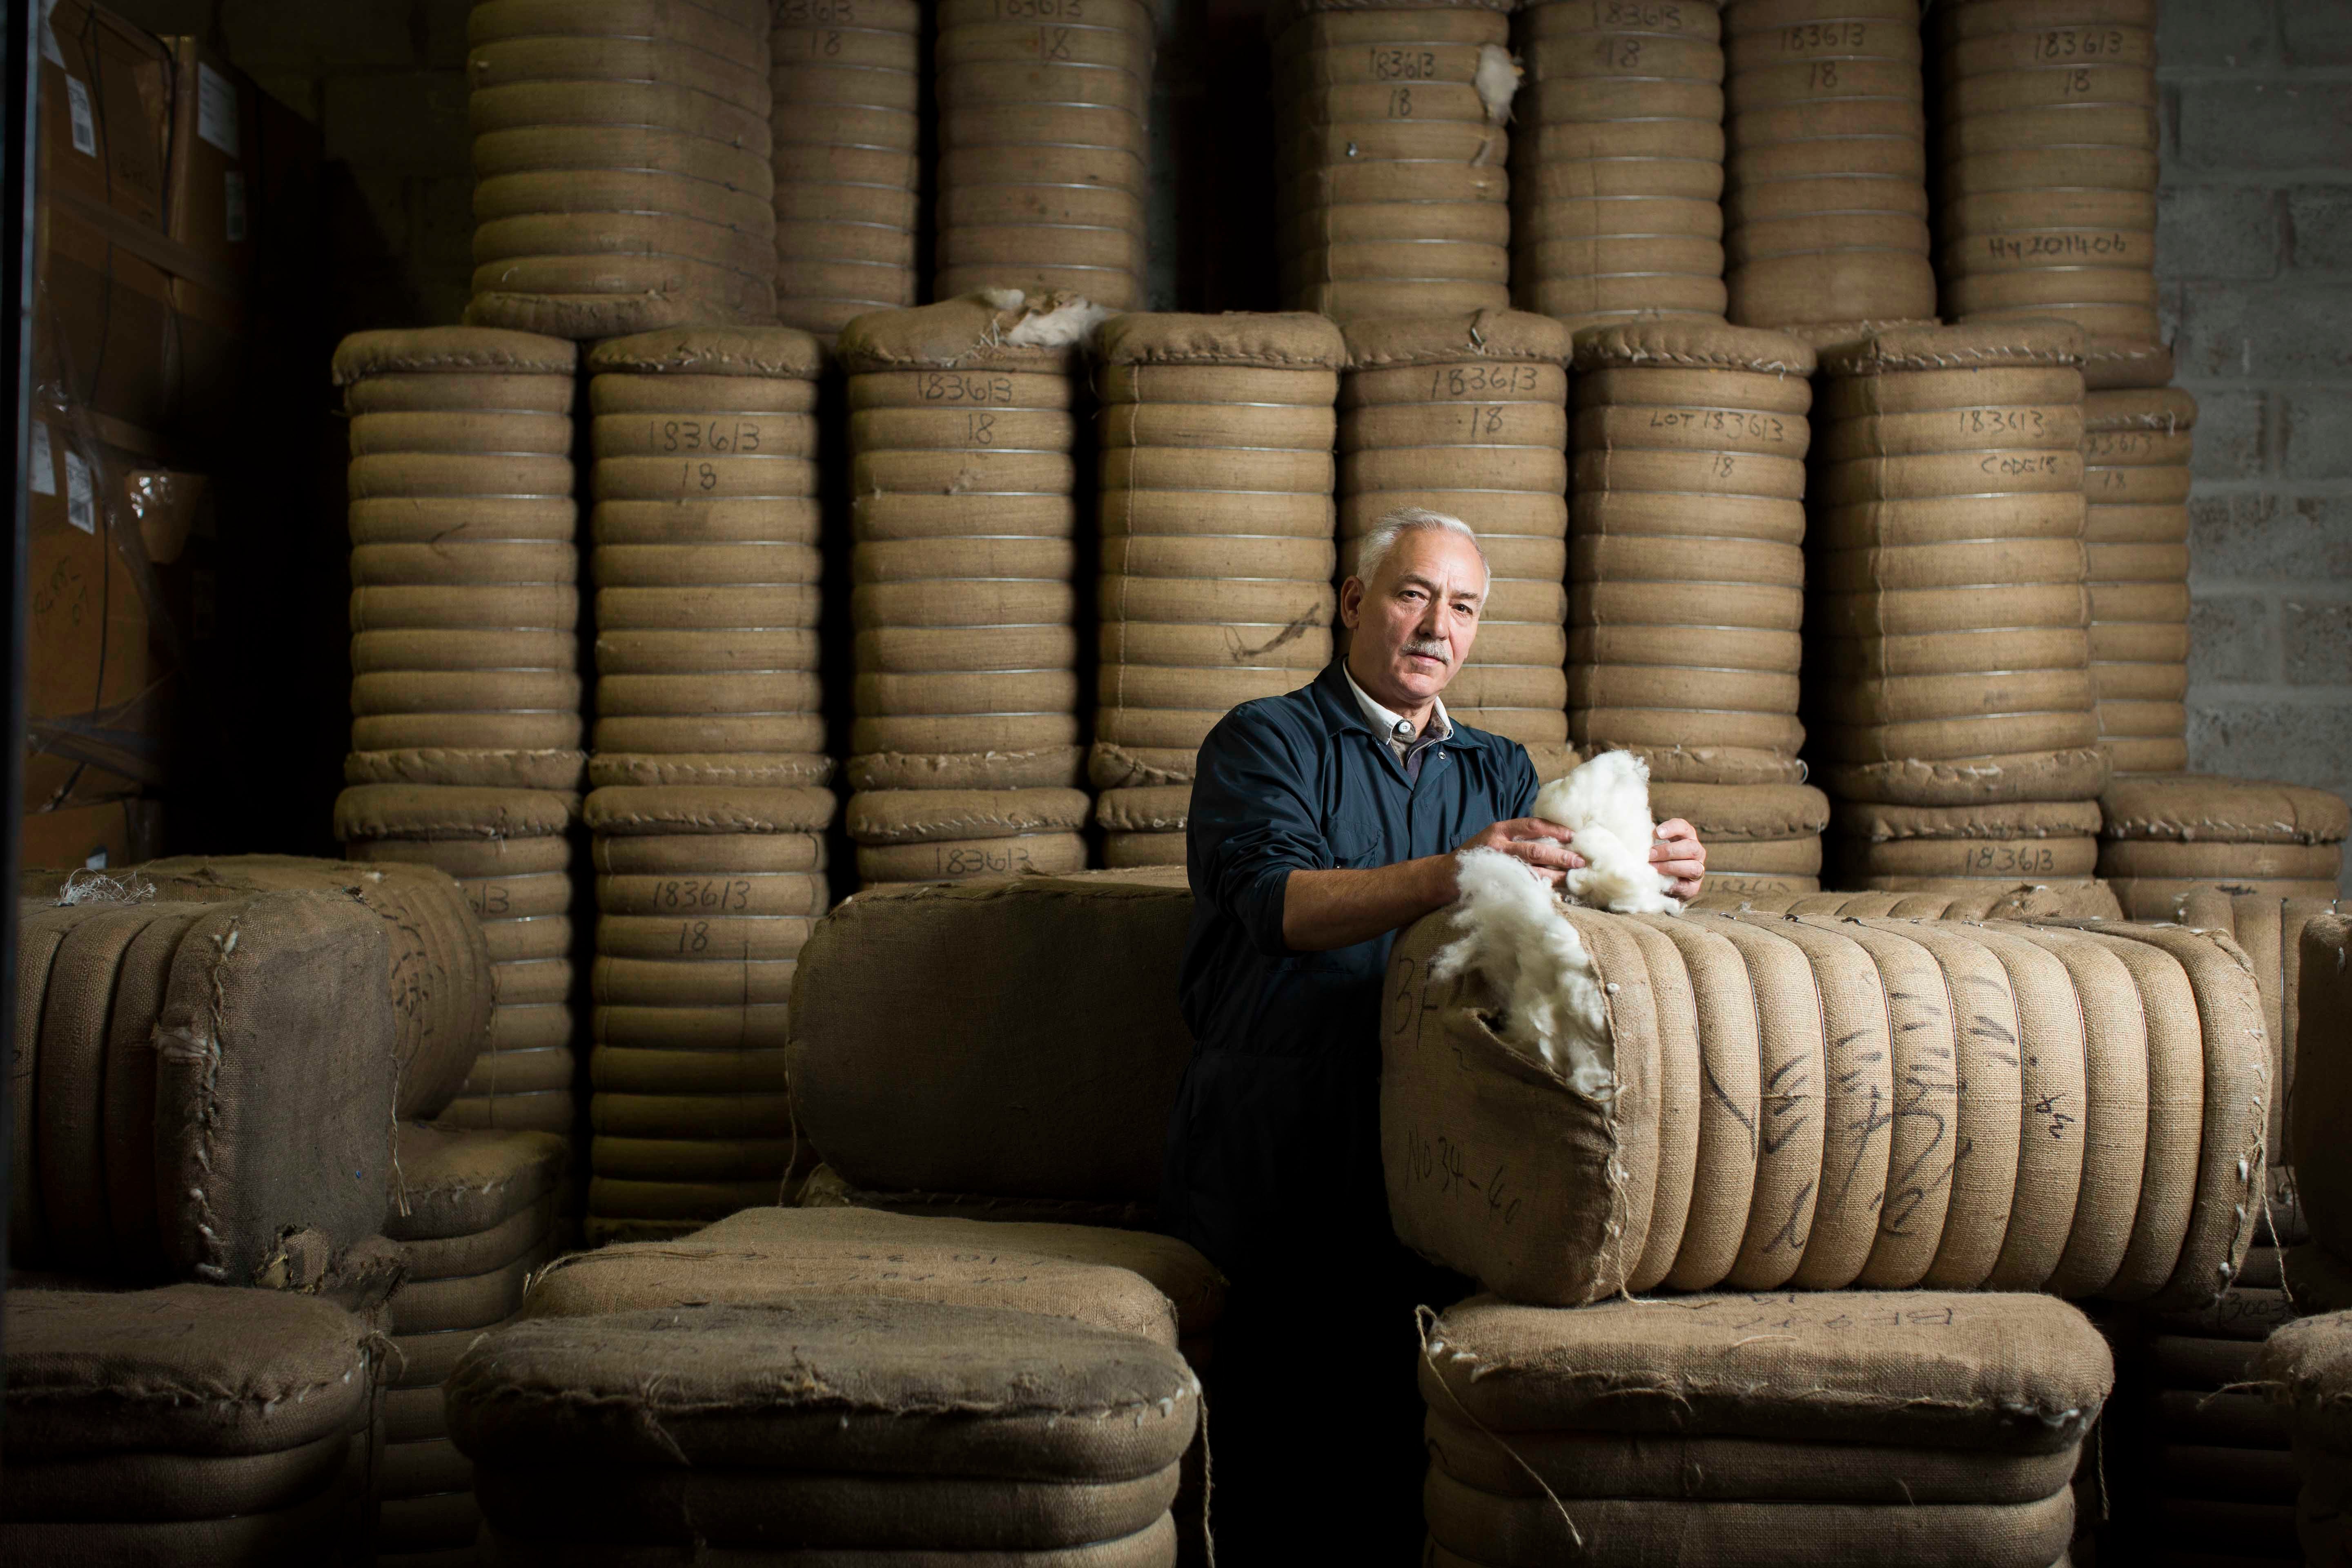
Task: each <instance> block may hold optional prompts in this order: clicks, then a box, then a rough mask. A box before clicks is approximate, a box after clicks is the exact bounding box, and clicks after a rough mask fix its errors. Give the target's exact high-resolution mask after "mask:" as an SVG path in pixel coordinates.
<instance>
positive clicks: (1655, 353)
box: [1574, 320, 1819, 377]
mask: <svg viewBox="0 0 2352 1568" xmlns="http://www.w3.org/2000/svg"><path fill="white" fill-rule="evenodd" d="M1574 363H1575V368H1576V369H1577V370H1579V371H1580V372H1589V371H1596V370H1605V369H1610V368H1613V367H1631V366H1643V367H1664V368H1672V369H1678V370H1739V371H1751V372H1754V373H1757V374H1763V375H1787V376H1797V377H1804V376H1809V375H1811V374H1813V370H1814V367H1815V365H1816V364H1817V363H1819V355H1818V354H1817V353H1815V352H1814V349H1813V347H1812V345H1811V344H1810V343H1808V342H1805V341H1804V340H1803V339H1802V338H1799V337H1793V336H1791V335H1790V334H1789V333H1787V332H1778V331H1768V330H1766V329H1764V328H1761V327H1736V326H1732V325H1729V324H1728V323H1727V322H1723V321H1673V320H1667V321H1640V322H1633V323H1629V324H1625V325H1622V326H1606V327H1587V328H1585V329H1584V330H1583V331H1580V332H1579V333H1577V334H1576V358H1575V361H1574Z"/></svg>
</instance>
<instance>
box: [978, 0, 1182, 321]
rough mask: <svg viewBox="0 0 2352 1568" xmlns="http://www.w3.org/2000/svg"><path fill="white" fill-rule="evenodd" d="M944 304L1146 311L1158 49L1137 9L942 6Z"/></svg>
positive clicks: (1118, 5)
mask: <svg viewBox="0 0 2352 1568" xmlns="http://www.w3.org/2000/svg"><path fill="white" fill-rule="evenodd" d="M934 15H935V16H936V17H937V21H938V26H939V33H938V36H937V38H936V40H935V42H934V44H933V54H932V60H933V67H934V68H935V69H936V71H937V72H938V76H939V98H940V164H939V175H938V177H939V239H938V243H937V256H936V259H937V271H936V274H935V276H934V277H933V279H932V282H931V292H932V294H933V295H934V296H935V297H936V298H939V299H942V300H945V299H948V298H950V297H952V296H955V295H959V294H968V293H970V292H971V291H972V290H974V289H997V288H1015V289H1026V290H1029V291H1030V292H1032V293H1051V292H1053V291H1055V290H1057V289H1066V290H1068V291H1070V292H1072V293H1077V294H1083V295H1085V296H1086V297H1087V299H1089V300H1097V301H1098V302H1100V303H1101V304H1103V305H1106V306H1108V307H1109V308H1111V309H1112V310H1131V309H1133V308H1134V307H1136V306H1138V305H1140V304H1141V303H1143V273H1144V265H1145V247H1146V222H1145V212H1144V205H1145V202H1146V200H1147V199H1148V197H1149V195H1150V171H1149V168H1148V167H1147V164H1148V162H1149V159H1150V137H1149V134H1148V131H1147V126H1146V120H1147V116H1148V113H1149V110H1150V101H1151V68H1152V58H1153V54H1154V51H1155V48H1156V45H1155V42H1154V36H1153V26H1152V19H1151V8H1150V5H1147V4H1145V3H1144V0H1089V3H1087V4H1085V5H1070V4H1051V3H1049V4H1042V5H1033V4H1021V3H1013V0H940V4H939V5H938V6H937V7H936V9H935V12H934Z"/></svg>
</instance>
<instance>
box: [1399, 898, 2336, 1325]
mask: <svg viewBox="0 0 2352 1568" xmlns="http://www.w3.org/2000/svg"><path fill="white" fill-rule="evenodd" d="M1565 918H1566V919H1567V920H1568V921H1570V924H1571V925H1573V926H1574V927H1575V928H1576V930H1577V931H1578V933H1579V935H1580V937H1581V939H1582V941H1583V943H1584V946H1585V948H1586V951H1587V952H1588V953H1589V954H1590V955H1591V959H1592V961H1593V963H1594V966H1595V968H1596V970H1597V971H1598V974H1599V978H1600V980H1601V982H1602V984H1604V988H1605V987H1608V986H1613V987H1614V989H1613V990H1610V991H1608V1002H1607V1008H1608V1016H1609V1022H1610V1032H1611V1040H1610V1043H1609V1049H1610V1051H1611V1052H1612V1055H1613V1064H1614V1065H1613V1072H1614V1075H1615V1079H1616V1083H1615V1087H1614V1090H1613V1093H1612V1094H1610V1095H1609V1096H1607V1097H1606V1098H1604V1099H1598V1100H1588V1099H1586V1098H1585V1097H1583V1096H1582V1095H1581V1094H1580V1093H1579V1092H1578V1091H1576V1090H1574V1089H1570V1087H1569V1085H1568V1083H1567V1081H1566V1080H1565V1079H1562V1078H1560V1077H1559V1076H1557V1075H1555V1074H1554V1073H1553V1072H1552V1070H1551V1069H1550V1068H1548V1067H1546V1066H1544V1065H1542V1064H1541V1063H1539V1062H1538V1061H1536V1060H1535V1059H1533V1058H1529V1057H1527V1056H1524V1055H1522V1054H1520V1053H1519V1052H1518V1051H1517V1050H1515V1049H1513V1048H1512V1047H1509V1046H1507V1045H1506V1044H1504V1042H1503V1041H1502V1039H1501V1038H1500V1037H1498V1036H1497V1034H1496V1023H1497V1020H1496V1008H1495V1006H1494V1003H1493V1000H1492V998H1491V996H1490V995H1489V994H1487V992H1486V982H1485V981H1484V980H1483V979H1482V978H1481V977H1480V976H1478V975H1477V974H1476V973H1468V974H1465V975H1459V976H1456V977H1455V978H1454V979H1452V980H1449V981H1445V982H1433V981H1431V980H1430V979H1429V978H1428V966H1429V964H1430V962H1431V960H1432V959H1433V955H1434V954H1435V952H1436V951H1437V950H1438V949H1439V948H1440V947H1441V946H1442V945H1444V942H1447V941H1448V940H1450V938H1451V936H1452V934H1453V928H1452V927H1451V925H1450V923H1449V921H1448V920H1447V918H1446V917H1445V916H1444V915H1439V916H1433V917H1431V918H1429V919H1427V920H1425V921H1423V922H1421V923H1420V924H1419V925H1417V926H1415V927H1414V928H1412V930H1411V931H1408V932H1407V933H1406V935H1405V936H1404V937H1403V939H1402V940H1401V941H1400V942H1399V943H1398V945H1397V948H1396V951H1395V953H1394V955H1393V956H1392V958H1391V980H1390V987H1389V1003H1388V1006H1387V1009H1386V1018H1385V1029H1386V1046H1385V1048H1384V1053H1383V1055H1384V1059H1383V1070H1382V1076H1381V1127H1382V1132H1381V1136H1382V1143H1383V1150H1384V1153H1383V1159H1384V1163H1385V1166H1386V1170H1387V1174H1388V1186H1389V1197H1390V1207H1391V1215H1392V1216H1393V1218H1394V1219H1395V1222H1396V1226H1397V1230H1398V1234H1399V1236H1400V1237H1402V1238H1403V1239H1404V1240H1405V1241H1406V1242H1407V1243H1408V1244H1409V1245H1411V1246H1413V1247H1416V1248H1417V1249H1419V1250H1421V1251H1423V1253H1424V1254H1425V1255H1427V1256H1430V1257H1432V1258H1436V1259H1438V1260H1441V1261H1444V1262H1445V1263H1447V1264H1448V1265H1449V1266H1451V1267H1454V1268H1460V1269H1462V1270H1464V1271H1465V1272H1467V1273H1470V1274H1471V1275H1472V1276H1473V1277H1474V1278H1476V1279H1479V1280H1480V1281H1481V1282H1482V1283H1483V1284H1485V1285H1486V1287H1487V1288H1488V1289H1493V1290H1496V1292H1498V1293H1501V1294H1505V1295H1507V1296H1510V1297H1513V1298H1516V1299H1520V1300H1529V1301H1539V1302H1545V1303H1549V1304H1557V1305H1572V1304H1576V1303H1578V1302H1581V1301H1589V1300H1598V1299H1601V1297H1604V1296H1606V1295H1608V1294H1610V1293H1612V1292H1613V1291H1616V1290H1619V1289H1636V1290H1639V1289H1647V1288H1649V1287H1650V1286H1652V1285H1654V1284H1656V1283H1658V1282H1660V1281H1662V1280H1663V1281H1666V1282H1669V1283H1671V1284H1673V1285H1674V1286H1675V1287H1676V1288H1678V1289H1706V1288H1710V1287H1713V1286H1717V1285H1718V1284H1722V1283H1730V1284H1734V1285H1737V1286H1739V1287H1741V1288H1745V1289H1773V1288H1778V1287H1780V1286H1782V1285H1785V1284H1787V1283H1789V1282H1790V1281H1791V1280H1794V1281H1795V1282H1796V1283H1797V1284H1798V1285H1799V1286H1801V1287H1803V1288H1809V1289H1839V1288H1843V1287H1844V1286H1847V1285H1849V1284H1852V1283H1854V1282H1855V1281H1857V1280H1859V1281H1861V1282H1864V1283H1868V1284H1872V1285H1878V1286H1886V1287H1895V1286H1906V1285H1914V1284H1918V1283H1921V1282H1925V1283H1927V1284H1928V1285H1930V1286H1934V1287H1937V1288H1952V1287H1958V1288H1967V1289H1983V1288H1987V1287H1990V1288H1992V1289H2052V1290H2054V1291H2057V1292H2059V1293H2062V1294H2066V1295H2072V1296H2098V1295H2112V1296H2116V1297H2118V1298H2121V1299H2126V1300H2136V1299H2141V1298H2146V1297H2150V1296H2154V1297H2157V1298H2158V1299H2159V1300H2163V1301H2165V1302H2168V1303H2171V1302H2187V1303H2195V1302H2200V1301H2205V1300H2210V1299H2211V1298H2212V1297H2214V1296H2215V1295H2217V1294H2219V1292H2220V1291H2221V1289H2223V1288H2224V1287H2226V1286H2227V1285H2228V1284H2229V1283H2230V1281H2231V1279H2232V1278H2233V1277H2234V1275H2235V1271H2236V1269H2237V1267H2238V1263H2239V1260H2240V1258H2241V1257H2242V1254H2243V1251H2244V1248H2245V1247H2246V1245H2247V1242H2248V1240H2249V1238H2250V1237H2251V1235H2252V1209H2253V1208H2254V1207H2255V1206H2256V1205H2254V1203H2253V1200H2252V1184H2253V1183H2254V1182H2256V1181H2259V1180H2260V1179H2261V1172H2260V1160H2259V1152H2260V1150H2261V1148H2262V1143H2263V1129H2264V1123H2265V1121H2266V1120H2267V1109H2266V1101H2267V1094H2268V1085H2267V1081H2266V1080H2267V1079H2268V1076H2269V1075H2268V1063H2267V1060H2266V1058H2267V1054H2268V1052H2267V1047H2266V1044H2265V1041H2264V1038H2263V1029H2262V1021H2261V1020H2262V1013H2261V1003H2260V997H2259V994H2257V992H2256V989H2255V986H2254V984H2253V980H2252V975H2251V974H2249V973H2247V971H2246V968H2245V965H2244V962H2243V956H2242V954H2241V953H2240V952H2238V950H2237V949H2236V948H2235V947H2234V946H2232V945H2231V944H2228V943H2227V942H2223V941H2221V940H2220V939H2218V938H2215V937H2212V936H2210V935H2202V934H2199V933H2194V932H2189V931H2182V930H2179V929H2178V928H2160V927H2159V928H2149V927H2120V928H2105V927H2098V926H2084V927H2082V928H2080V929H2078V930H2070V931H2064V932H2063V934H2062V933H2060V932H2059V931H2056V930H2054V929H2053V928H2044V927H2038V926H2031V925H2017V926H2002V927H1999V928H1991V927H1978V926H1973V925H1959V924H1955V923H1945V922H1937V921H1904V920H1886V919H1863V920H1860V921H1853V920H1851V919H1849V920H1848V921H1832V920H1827V919H1822V918H1816V917H1799V916H1790V915H1768V914H1764V913H1761V912H1759V911H1749V912H1745V913H1739V914H1736V915H1733V916H1730V917H1726V916H1721V915H1715V914H1708V913H1693V914H1690V915H1686V916H1684V917H1682V918H1679V919H1670V918H1667V917H1619V916H1611V915H1605V914H1599V913H1595V912H1593V911H1590V910H1578V909H1572V908H1571V909H1568V910H1566V911H1565ZM1661 939H1664V940H1661ZM2305 973H2306V974H2308V973H2309V970H2308V968H2306V971H2305ZM1943 994H1955V995H1963V996H1967V997H1969V1013H1968V1014H1967V1016H1965V1017H1962V1016H1953V1015H1950V1014H1948V1011H1947V1009H1946V1008H1944V1007H1943V1006H1941V1005H1936V1004H1935V1003H1934V1001H1933V998H1935V997H1937V996H1939V995H1943ZM2133 999H2137V1000H2133ZM2127 1001H2128V1002H2130V1004H2131V1005H2130V1006H2129V1007H2128V1008H2124V1007H2123V1004H2125V1003H2126V1002H2127ZM2118 1009H2122V1010H2120V1011H2119V1010H2118ZM2142 1016H2144V1017H2145V1019H2146V1023H2145V1024H2136V1023H2134V1022H2133V1020H2134V1019H2135V1018H2137V1017H2142ZM1939 1037H1949V1039H1950V1041H1951V1044H1950V1045H1949V1046H1948V1047H1940V1049H1939V1048H1938V1047H1937V1046H1936V1045H1935V1044H1934V1042H1935V1041H1936V1040H1937V1038H1939ZM2143 1037H2145V1039H2146V1040H2147V1042H2148V1043H2142V1040H2143ZM1874 1039H1885V1040H1886V1041H1887V1042H1888V1044H1887V1045H1886V1046H1885V1047H1883V1048H1874V1047H1872V1045H1871V1043H1870V1042H1871V1041H1872V1040H1874ZM1995 1040H2019V1041H2021V1052H2020V1054H2019V1055H2018V1056H2016V1057H2011V1055H2009V1054H2008V1053H2007V1052H2002V1051H1997V1050H1996V1049H1995V1048H1994V1047H1992V1046H1991V1045H1990V1042H1992V1041H1995ZM1750 1042H1754V1043H1753V1044H1752V1045H1751V1044H1750ZM1946 1051H1948V1052H1950V1053H1952V1054H1951V1055H1944V1054H1941V1052H1946ZM2151 1058H2153V1065H2149V1064H2150V1061H2151ZM1702 1064H1704V1067H1705V1069H1706V1070H1705V1073H1704V1074H1703V1073H1702V1071H1701V1070H1700V1069H1701V1066H1702ZM2136 1064H2137V1066H2136ZM2135 1074H2137V1076H2135ZM1703 1078H1704V1079H1706V1080H1707V1081H1711V1082H1712V1083H1713V1084H1715V1085H1717V1086H1719V1087H1718V1088H1717V1090H1716V1095H1717V1098H1718V1099H1720V1100H1721V1101H1722V1103H1723V1104H1724V1105H1725V1106H1726V1107H1727V1108H1729V1109H1730V1110H1731V1113H1732V1114H1731V1116H1730V1117H1729V1118H1727V1119H1719V1118H1714V1117H1713V1112H1712V1109H1711V1108H1712V1107H1713V1106H1714V1104H1715V1103H1716V1101H1715V1100H1712V1099H1706V1098H1702V1096H1701V1095H1700V1092H1699V1086H1700V1084H1701V1082H1702V1079H1703ZM1897 1082H1900V1083H1903V1084H1905V1085H1909V1086H1913V1088H1914V1089H1916V1091H1917V1093H1918V1094H1920V1095H1923V1096H1927V1100H1948V1103H1949V1105H1950V1107H1951V1110H1950V1111H1948V1112H1947V1113H1944V1114H1942V1115H1938V1116H1937V1117H1935V1118H1933V1119H1929V1120H1927V1121H1922V1122H1920V1123H1918V1124H1916V1125H1914V1124H1911V1123H1908V1122H1906V1121H1905V1120H1904V1119H1903V1118H1901V1117H1896V1118H1892V1119H1889V1120H1888V1122H1887V1125H1886V1127H1885V1131H1886V1132H1887V1133H1888V1138H1887V1140H1886V1141H1885V1142H1881V1140H1880V1139H1879V1137H1878V1132H1879V1131H1880V1129H1879V1128H1878V1127H1877V1126H1875V1125H1874V1123H1875V1122H1876V1121H1877V1117H1876V1115H1875V1114H1874V1113H1870V1112H1869V1110H1868V1108H1869V1107H1870V1106H1871V1105H1873V1104H1876V1103H1880V1102H1881V1101H1880V1100H1879V1098H1878V1097H1880V1096H1890V1097H1891V1096H1893V1095H1894V1094H1895V1084H1896V1083H1897ZM1747 1084H1754V1085H1759V1086H1762V1087H1759V1088H1756V1089H1745V1088H1741V1087H1739V1086H1742V1085H1747ZM2135 1084H2137V1085H2138V1086H2140V1087H2139V1088H2138V1089H2135V1088H2134V1085H2135ZM1925 1102H1927V1101H1922V1103H1925ZM2077 1103H2079V1104H2082V1105H2083V1107H2084V1115H2083V1117H2082V1118H2080V1119H2079V1121H2078V1120H2076V1119H2074V1116H2073V1113H2072V1112H2066V1113H2063V1114H2054V1113H2053V1111H2052V1110H2050V1109H2049V1108H2054V1107H2056V1106H2059V1105H2061V1104H2077ZM1763 1121H1770V1123H1771V1124H1772V1125H1773V1126H1774V1127H1775V1128H1776V1129H1779V1130H1780V1132H1779V1136H1777V1137H1776V1138H1773V1139H1768V1140H1765V1141H1763V1142H1758V1141H1757V1140H1756V1137H1755V1133H1754V1129H1755V1128H1756V1127H1757V1126H1759V1125H1761V1124H1762V1123H1763ZM2028 1124H2030V1126H2031V1129H2032V1135H2031V1136H2030V1137H2029V1136H2027V1135H2026V1130H2027V1126H2028ZM1928 1134H1932V1136H1928ZM1947 1139H1950V1140H1952V1141H1951V1142H1947ZM1710 1140H1711V1141H1712V1142H1710ZM2142 1148H2146V1149H2147V1150H2148V1151H2149V1152H2148V1154H2147V1161H2146V1169H2145V1171H2144V1170H2143V1163H2142V1161H2141V1160H2140V1158H2139V1156H2138V1154H2137V1151H2138V1150H2140V1149H2142ZM1685 1149H1695V1150H1696V1154H1695V1155H1686V1154H1685V1153H1682V1152H1680V1151H1683V1150H1685ZM1530 1150H1535V1151H1539V1152H1540V1154H1541V1157H1540V1158H1531V1157H1530V1154H1529V1151H1530ZM2119 1151H2124V1152H2128V1157H2119V1153H2118V1152H2119ZM1694 1158H1695V1159H1696V1168H1697V1169H1698V1170H1699V1171H1700V1172H1701V1176H1700V1178H1699V1179H1698V1180H1696V1182H1691V1181H1688V1180H1687V1178H1686V1175H1685V1173H1687V1172H1688V1171H1689V1170H1690V1169H1692V1168H1693V1166H1692V1165H1691V1164H1690V1163H1689V1162H1690V1161H1691V1160H1692V1159H1694ZM1831 1171H1835V1172H1836V1173H1837V1178H1836V1180H1835V1181H1834V1182H1833V1183H1832V1182H1831V1181H1830V1180H1829V1178H1828V1175H1827V1173H1829V1172H1831ZM1669 1177H1671V1178H1674V1179H1673V1180H1669V1179H1667V1178H1669ZM2012 1211H2014V1214H2015V1215H2017V1216H2030V1218H2024V1219H2022V1220H2021V1223H2012ZM1522 1219H1524V1220H1527V1221H1528V1224H1526V1225H1524V1226H1522V1225H1520V1224H1519V1223H1518V1221H1520V1220H1522ZM2126 1242H2127V1243H2128V1245H2126Z"/></svg>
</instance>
